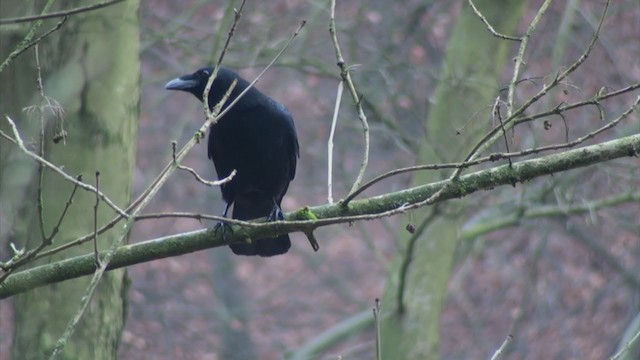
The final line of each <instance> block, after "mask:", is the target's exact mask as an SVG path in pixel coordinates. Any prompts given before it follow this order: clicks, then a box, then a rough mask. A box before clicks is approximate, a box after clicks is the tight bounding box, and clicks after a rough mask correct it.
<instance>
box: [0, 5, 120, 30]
mask: <svg viewBox="0 0 640 360" xmlns="http://www.w3.org/2000/svg"><path fill="white" fill-rule="evenodd" d="M123 1H125V0H111V1H105V2H101V3H97V4H94V5H89V6H82V7H78V8H75V9H70V10H63V11H56V12H52V13H48V14H40V15H32V16H24V17H16V18H8V19H0V25H6V24H18V23H23V22H30V21H36V20H45V19H52V18H58V17H67V16H69V15H74V14H79V13H83V12H87V11H93V10H98V9H101V8H104V7H107V6H111V5H114V4H117V3H119V2H123Z"/></svg>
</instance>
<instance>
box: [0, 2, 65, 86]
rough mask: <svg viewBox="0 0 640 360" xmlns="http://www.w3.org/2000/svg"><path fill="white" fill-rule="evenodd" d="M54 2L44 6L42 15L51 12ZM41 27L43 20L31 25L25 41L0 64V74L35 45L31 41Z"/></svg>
mask: <svg viewBox="0 0 640 360" xmlns="http://www.w3.org/2000/svg"><path fill="white" fill-rule="evenodd" d="M53 2H54V0H48V1H47V3H46V4H45V5H44V8H43V9H42V13H43V14H44V13H45V12H47V11H49V8H51V6H52V5H53ZM40 26H42V20H38V21H36V22H35V23H34V24H32V25H31V28H30V29H29V32H28V33H27V35H25V37H24V39H22V41H20V43H19V44H18V46H16V48H15V49H14V50H13V51H12V52H11V54H9V56H7V58H6V59H5V60H4V61H3V62H2V64H0V73H1V72H2V71H3V70H4V69H5V68H6V67H7V66H9V64H11V62H12V61H13V60H14V59H15V58H16V57H18V55H20V54H22V53H23V52H24V51H25V50H27V49H28V48H29V47H30V46H32V45H33V43H31V44H30V42H31V39H33V37H34V36H36V32H37V31H38V29H39V28H40Z"/></svg>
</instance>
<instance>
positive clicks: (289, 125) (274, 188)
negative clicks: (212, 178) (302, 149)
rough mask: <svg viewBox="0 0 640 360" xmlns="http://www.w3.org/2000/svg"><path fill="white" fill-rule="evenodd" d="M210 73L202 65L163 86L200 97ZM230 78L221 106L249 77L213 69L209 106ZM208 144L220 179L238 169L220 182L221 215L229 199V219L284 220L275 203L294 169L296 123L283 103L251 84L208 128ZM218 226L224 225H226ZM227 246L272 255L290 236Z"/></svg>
mask: <svg viewBox="0 0 640 360" xmlns="http://www.w3.org/2000/svg"><path fill="white" fill-rule="evenodd" d="M212 72H213V68H210V67H206V68H202V69H200V70H197V71H196V72H194V73H193V74H188V75H184V76H181V77H179V78H177V79H174V80H171V81H169V82H168V83H167V85H166V86H165V88H166V89H168V90H182V91H186V92H189V93H191V94H193V95H195V96H196V97H197V98H198V99H200V101H203V93H204V88H205V86H206V84H207V81H208V79H209V76H210V75H211V74H212ZM235 79H237V80H238V83H237V84H236V87H235V88H234V89H233V91H232V93H231V96H230V97H229V99H228V100H227V101H226V103H225V105H224V106H223V110H224V109H225V108H226V107H227V105H228V104H230V103H231V102H232V101H233V100H235V99H236V98H237V97H238V95H240V93H241V92H242V91H244V90H245V89H246V88H247V87H248V86H249V82H247V81H246V80H245V79H243V78H241V77H240V76H239V75H238V74H236V73H235V72H233V71H231V70H229V69H227V68H224V67H221V68H220V69H219V70H218V74H217V76H216V79H215V80H214V82H213V85H212V87H211V90H210V92H209V107H210V108H211V109H213V107H214V106H215V105H216V104H217V103H218V102H219V101H220V99H222V97H223V95H224V94H225V93H226V91H227V89H228V88H229V86H230V85H231V83H232V82H233V80H235ZM208 148H209V150H208V151H209V159H211V160H212V161H213V164H214V166H215V168H216V173H217V174H218V178H219V179H223V178H225V177H227V176H229V174H230V173H231V172H232V171H233V170H234V169H235V170H237V174H236V176H235V177H234V178H233V179H232V180H231V181H230V182H228V183H226V184H224V185H222V186H221V190H222V198H223V199H224V201H225V202H226V203H227V206H226V207H225V210H224V216H225V217H226V216H227V212H228V210H229V207H230V206H231V205H232V204H233V215H232V217H233V218H234V219H240V220H251V219H256V218H260V217H267V220H268V221H276V220H282V219H283V215H282V209H281V208H280V204H281V202H282V197H283V196H284V194H285V193H286V192H287V188H288V187H289V182H290V181H291V180H292V179H293V177H294V176H295V174H296V163H297V160H298V157H299V146H298V137H297V135H296V128H295V126H294V124H293V118H292V117H291V114H290V113H289V110H287V108H286V107H284V105H282V104H280V103H279V102H277V101H275V100H273V99H271V98H270V97H268V96H266V95H264V94H263V93H261V92H260V91H258V90H257V89H256V88H251V89H250V90H249V91H248V92H247V93H246V94H244V95H243V97H242V98H241V99H240V100H239V101H238V102H237V103H236V104H235V105H234V106H233V107H232V108H231V109H230V110H229V112H228V113H227V114H225V115H224V116H223V117H222V118H221V119H220V121H218V122H217V123H216V124H215V125H213V126H212V127H211V130H210V133H209V146H208ZM219 226H223V229H224V226H225V225H219ZM230 247H231V250H233V252H234V253H235V254H238V255H260V256H273V255H279V254H284V253H286V252H287V250H289V247H291V241H290V240H289V235H286V234H285V235H282V236H278V237H274V238H263V239H257V240H254V241H253V242H252V243H247V244H234V245H230Z"/></svg>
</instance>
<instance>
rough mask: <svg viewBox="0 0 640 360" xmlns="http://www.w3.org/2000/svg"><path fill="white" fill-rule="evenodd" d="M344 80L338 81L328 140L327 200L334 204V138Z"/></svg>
mask: <svg viewBox="0 0 640 360" xmlns="http://www.w3.org/2000/svg"><path fill="white" fill-rule="evenodd" d="M343 89H344V82H342V81H340V82H339V83H338V91H337V92H336V103H335V106H334V108H333V119H332V120H331V131H330V132H329V140H328V141H327V153H328V154H327V156H328V159H329V160H328V164H327V201H328V202H329V204H333V138H334V136H335V133H336V125H337V123H338V112H339V111H340V102H341V100H342V91H343Z"/></svg>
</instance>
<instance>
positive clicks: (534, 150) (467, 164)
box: [343, 97, 640, 202]
mask: <svg viewBox="0 0 640 360" xmlns="http://www.w3.org/2000/svg"><path fill="white" fill-rule="evenodd" d="M639 98H640V97H639ZM638 104H639V99H638V98H637V99H636V101H635V103H634V104H633V105H631V107H629V108H628V109H627V110H626V111H625V112H623V113H622V114H621V115H620V116H618V117H617V118H616V119H614V120H612V121H611V122H609V123H607V124H606V125H604V126H602V127H600V128H598V129H596V130H594V131H592V132H590V133H588V134H586V135H584V136H582V137H579V138H577V139H576V140H573V141H571V142H568V143H563V144H556V145H547V146H541V147H537V148H531V149H525V150H521V151H518V152H513V153H492V154H489V155H487V156H485V157H482V158H478V159H475V160H471V161H465V162H461V163H442V164H427V165H416V166H409V167H405V168H400V169H394V170H391V171H389V172H386V173H384V174H382V175H379V176H376V177H375V178H373V179H371V180H369V181H368V182H367V183H365V184H364V185H362V186H361V187H360V188H358V189H357V190H356V191H354V192H353V193H351V194H349V196H348V197H347V198H345V199H344V200H343V202H350V201H352V200H353V199H354V198H355V197H356V196H358V195H360V194H361V193H362V192H364V191H365V190H366V189H368V188H369V187H371V186H372V185H374V184H376V183H378V182H380V181H382V180H384V179H387V178H389V177H392V176H395V175H400V174H406V173H409V172H414V171H423V170H441V169H465V168H468V167H472V166H475V165H479V164H482V163H486V162H493V161H498V160H502V159H512V158H517V157H523V156H527V155H531V154H537V153H541V152H545V151H550V150H561V149H567V148H572V147H574V146H576V145H578V144H580V143H583V142H584V141H586V140H588V139H591V138H593V137H595V136H596V135H598V134H600V133H602V132H604V131H606V130H608V129H611V128H612V127H614V126H616V125H618V123H619V122H620V121H622V120H624V119H625V118H626V117H627V116H629V114H631V113H632V112H633V111H635V108H636V106H638ZM583 105H584V103H583ZM603 120H604V119H603Z"/></svg>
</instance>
